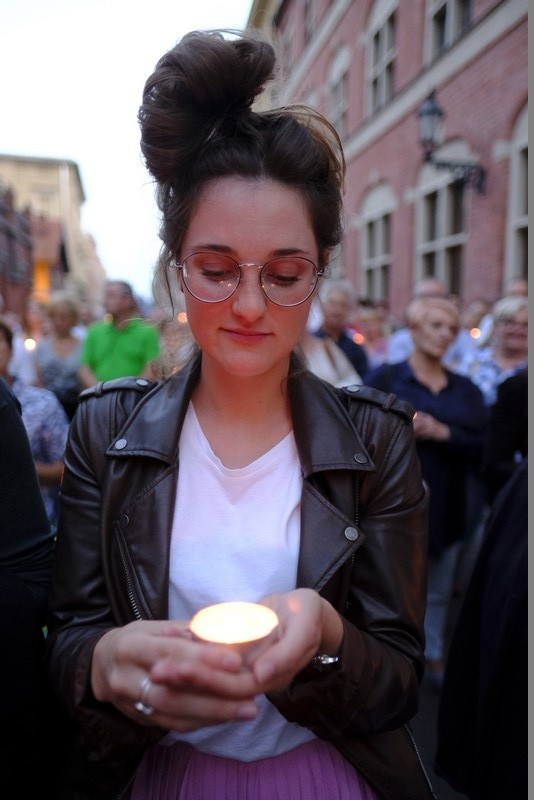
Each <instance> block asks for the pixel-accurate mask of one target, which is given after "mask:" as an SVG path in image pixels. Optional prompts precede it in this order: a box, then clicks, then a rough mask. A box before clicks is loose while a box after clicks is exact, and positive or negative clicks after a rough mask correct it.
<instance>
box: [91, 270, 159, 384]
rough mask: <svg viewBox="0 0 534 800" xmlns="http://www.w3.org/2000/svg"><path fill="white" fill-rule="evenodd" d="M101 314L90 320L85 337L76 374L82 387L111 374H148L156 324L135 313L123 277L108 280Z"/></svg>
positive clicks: (156, 342)
mask: <svg viewBox="0 0 534 800" xmlns="http://www.w3.org/2000/svg"><path fill="white" fill-rule="evenodd" d="M103 306H104V312H105V317H104V319H103V320H102V321H100V322H93V323H92V324H91V325H90V326H89V328H88V330H87V336H86V337H85V340H84V343H83V349H82V356H81V366H80V371H79V377H80V381H81V383H82V385H83V386H84V387H88V386H93V385H94V384H95V383H97V382H98V381H109V380H111V379H112V378H122V377H126V376H139V377H145V378H149V379H150V378H152V377H153V373H152V368H151V362H152V361H153V360H154V359H155V358H157V356H158V354H159V335H158V331H157V329H156V327H155V326H154V325H151V324H150V323H148V322H146V321H145V320H144V319H141V318H140V317H139V306H138V303H137V301H136V299H135V297H134V294H133V291H132V287H131V286H130V284H129V283H127V282H126V281H118V280H112V281H108V282H107V284H106V287H105V290H104V298H103Z"/></svg>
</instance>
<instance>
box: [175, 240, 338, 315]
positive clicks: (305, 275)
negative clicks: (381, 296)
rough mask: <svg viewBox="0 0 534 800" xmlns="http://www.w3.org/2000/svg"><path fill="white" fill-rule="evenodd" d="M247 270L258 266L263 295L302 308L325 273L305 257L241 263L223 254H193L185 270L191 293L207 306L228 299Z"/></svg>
mask: <svg viewBox="0 0 534 800" xmlns="http://www.w3.org/2000/svg"><path fill="white" fill-rule="evenodd" d="M243 267H256V269H258V270H259V274H258V278H259V282H260V286H261V288H262V290H263V293H264V294H265V296H266V297H267V299H268V300H270V301H271V303H275V304H276V305H277V306H298V305H300V304H301V303H304V301H305V300H307V299H308V297H310V296H311V294H312V293H313V290H314V289H315V287H316V285H317V281H318V279H319V277H321V276H322V275H324V274H325V272H324V270H322V269H319V268H318V267H317V266H316V265H315V264H314V263H313V261H310V260H309V259H308V258H303V257H302V256H281V257H279V258H273V259H271V260H270V261H267V262H266V263H265V264H255V263H245V264H239V263H238V262H237V261H235V260H234V259H233V258H230V256H227V255H224V254H223V253H210V252H200V253H192V254H191V255H190V256H187V257H186V258H184V260H183V261H182V263H181V264H177V269H179V270H181V272H182V278H183V281H184V284H185V287H186V289H187V291H188V292H189V293H190V294H192V295H193V297H196V299H197V300H201V301H202V302H203V303H221V302H222V301H223V300H228V298H229V297H231V296H232V295H233V294H234V292H235V291H236V289H237V287H238V286H239V283H240V282H241V276H242V270H243Z"/></svg>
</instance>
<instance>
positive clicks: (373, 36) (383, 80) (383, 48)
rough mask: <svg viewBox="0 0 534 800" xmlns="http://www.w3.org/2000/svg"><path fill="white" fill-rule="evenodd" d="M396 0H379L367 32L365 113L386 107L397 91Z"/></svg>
mask: <svg viewBox="0 0 534 800" xmlns="http://www.w3.org/2000/svg"><path fill="white" fill-rule="evenodd" d="M396 7H397V2H396V0H377V2H376V3H375V4H374V7H373V11H372V13H371V15H370V19H369V24H368V26H367V30H366V32H365V50H366V93H365V94H366V100H365V102H366V114H367V115H370V114H374V113H375V111H378V110H379V109H381V108H383V107H384V106H385V105H386V103H388V102H389V101H390V100H391V98H392V97H393V94H394V92H395V56H396V54H397V42H396V39H397V33H396Z"/></svg>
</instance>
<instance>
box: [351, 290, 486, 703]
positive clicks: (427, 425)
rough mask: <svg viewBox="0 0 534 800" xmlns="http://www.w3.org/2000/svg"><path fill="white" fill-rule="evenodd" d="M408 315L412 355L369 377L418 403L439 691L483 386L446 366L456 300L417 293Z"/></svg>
mask: <svg viewBox="0 0 534 800" xmlns="http://www.w3.org/2000/svg"><path fill="white" fill-rule="evenodd" d="M406 320H407V324H408V328H409V331H410V335H411V338H412V341H413V352H412V353H411V355H410V357H409V358H408V359H406V360H405V361H402V362H400V363H398V364H383V365H382V366H380V367H378V368H377V369H375V370H374V371H373V372H371V373H370V374H369V375H368V376H367V381H366V383H367V385H368V386H374V387H376V388H377V389H382V391H387V392H394V393H395V394H396V395H397V396H398V397H400V398H402V399H403V400H407V401H408V402H409V403H411V405H412V406H413V407H414V408H415V409H416V414H415V417H414V431H415V438H416V443H417V452H418V455H419V458H420V461H421V468H422V471H423V477H424V479H425V481H426V482H427V484H428V487H429V489H430V520H429V530H430V538H429V569H428V596H427V610H426V615H425V634H426V647H425V658H426V675H427V678H428V680H429V681H430V683H431V684H432V685H433V687H434V688H435V689H437V690H439V688H440V687H441V683H442V681H443V675H444V670H445V630H446V628H445V626H446V620H447V612H448V609H449V602H450V598H451V596H452V591H453V586H454V579H455V576H456V568H457V561H458V554H459V545H460V543H461V542H462V540H463V539H464V537H466V535H467V533H468V531H467V525H468V520H467V518H466V493H467V473H468V469H469V468H470V467H471V466H472V465H478V464H480V463H481V461H482V455H483V447H484V437H485V435H486V411H485V408H484V401H483V397H482V394H481V392H480V390H479V389H478V387H477V386H475V385H474V383H473V382H472V381H471V380H469V378H467V377H465V376H463V375H459V374H457V373H455V372H452V371H451V370H449V369H448V368H447V367H446V366H445V365H444V356H445V353H446V352H447V349H448V348H449V347H450V345H451V342H453V341H454V339H455V338H456V336H457V333H458V328H459V325H460V316H459V312H458V307H457V305H456V304H455V303H454V302H453V301H452V300H449V299H447V298H442V297H419V298H417V299H415V300H412V302H411V303H410V305H409V306H408V309H407V312H406Z"/></svg>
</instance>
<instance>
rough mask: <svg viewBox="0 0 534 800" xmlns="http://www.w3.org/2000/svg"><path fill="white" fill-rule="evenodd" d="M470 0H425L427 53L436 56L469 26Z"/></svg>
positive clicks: (432, 56) (471, 10)
mask: <svg viewBox="0 0 534 800" xmlns="http://www.w3.org/2000/svg"><path fill="white" fill-rule="evenodd" d="M472 5H473V3H472V0H427V32H428V35H427V53H428V57H429V60H432V59H434V58H437V56H439V55H440V54H441V53H442V52H443V51H444V50H445V49H446V48H447V47H449V46H450V45H451V44H452V43H453V42H454V41H455V40H456V39H458V38H459V37H460V36H461V35H462V34H463V33H464V32H465V31H466V30H467V29H468V28H469V26H470V24H471V20H472V14H473V9H472Z"/></svg>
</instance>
